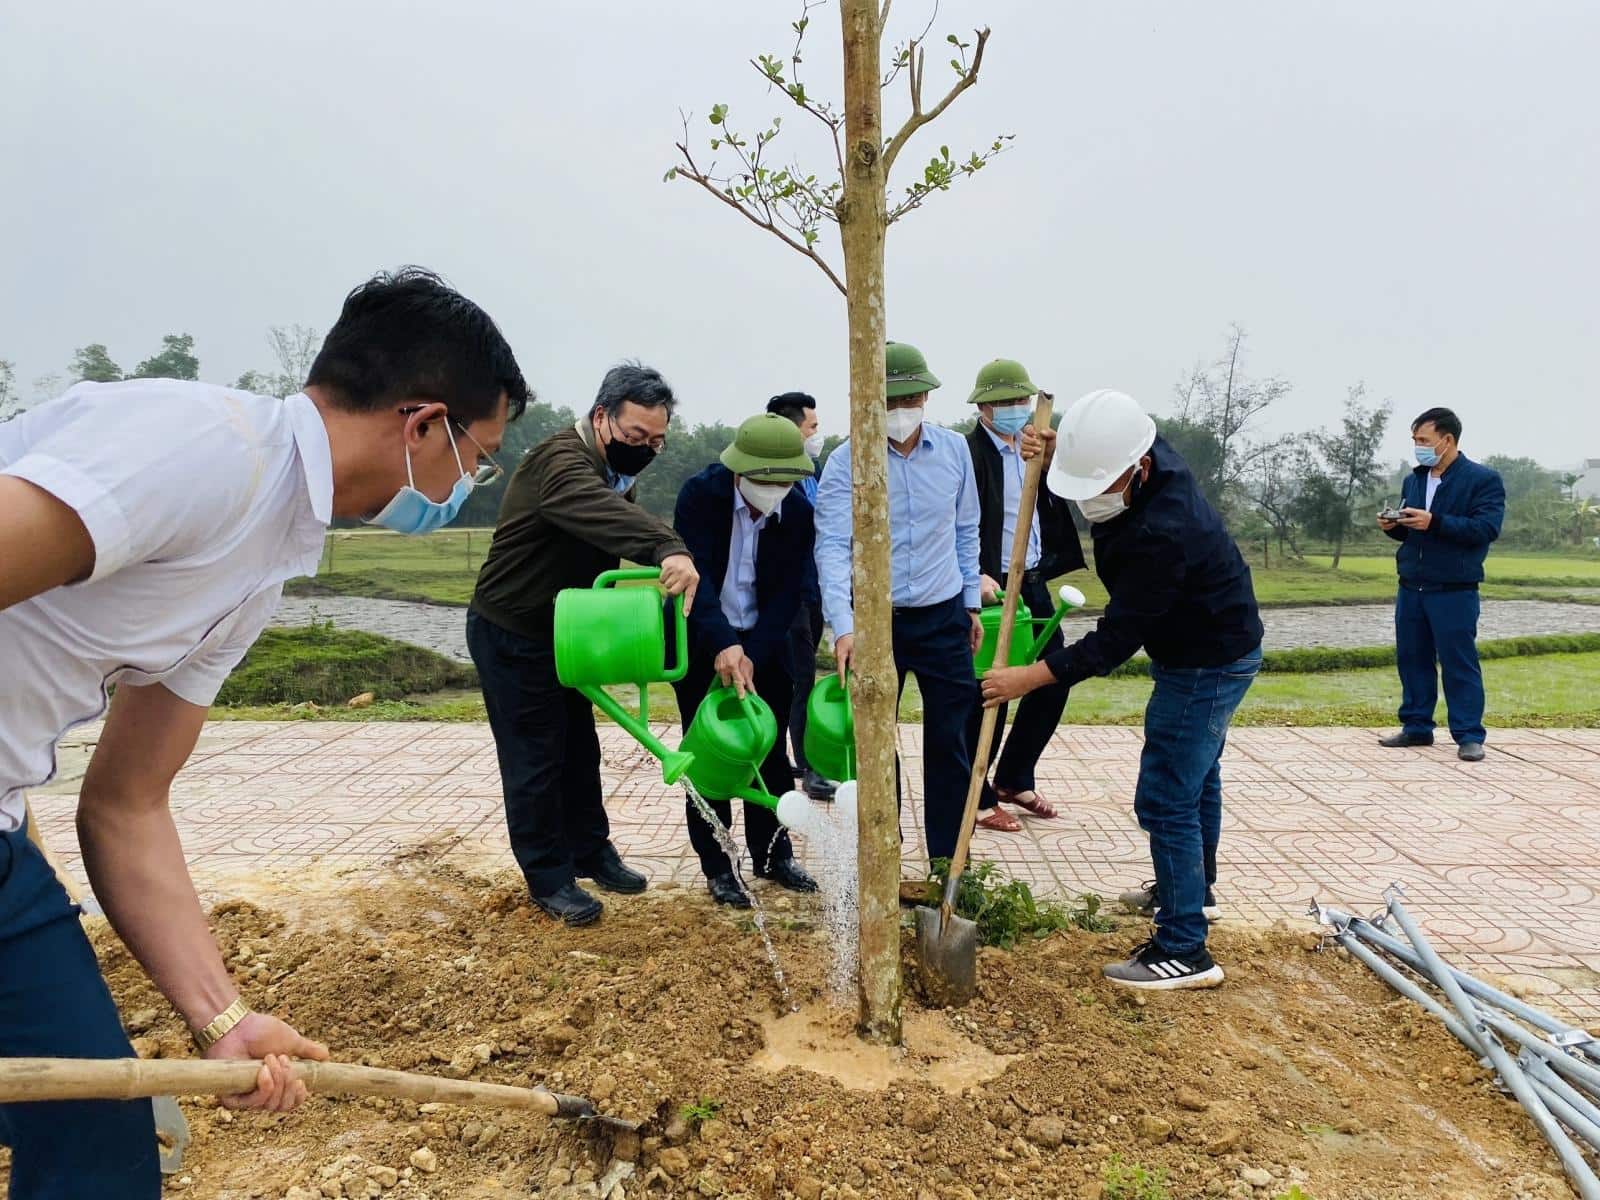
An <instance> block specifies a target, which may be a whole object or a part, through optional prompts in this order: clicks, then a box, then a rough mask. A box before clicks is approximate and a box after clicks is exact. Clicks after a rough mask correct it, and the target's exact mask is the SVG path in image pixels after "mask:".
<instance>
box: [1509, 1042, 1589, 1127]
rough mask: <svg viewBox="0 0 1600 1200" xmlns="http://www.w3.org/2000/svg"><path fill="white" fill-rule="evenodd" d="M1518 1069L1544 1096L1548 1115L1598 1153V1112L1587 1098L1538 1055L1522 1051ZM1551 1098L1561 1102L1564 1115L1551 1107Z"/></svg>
mask: <svg viewBox="0 0 1600 1200" xmlns="http://www.w3.org/2000/svg"><path fill="white" fill-rule="evenodd" d="M1517 1065H1518V1066H1519V1067H1521V1068H1522V1070H1523V1072H1524V1073H1525V1074H1526V1075H1527V1076H1528V1078H1529V1079H1531V1080H1533V1083H1534V1086H1535V1087H1537V1088H1539V1089H1540V1091H1541V1092H1544V1093H1545V1098H1544V1099H1545V1103H1546V1104H1549V1105H1550V1111H1551V1112H1553V1113H1555V1114H1556V1116H1558V1117H1560V1118H1561V1121H1562V1123H1563V1124H1564V1125H1566V1127H1567V1128H1568V1129H1570V1130H1572V1132H1573V1133H1575V1134H1577V1135H1578V1136H1579V1137H1581V1138H1582V1139H1583V1140H1584V1141H1586V1142H1588V1143H1589V1145H1590V1146H1591V1147H1593V1148H1594V1149H1595V1150H1600V1109H1597V1108H1595V1106H1594V1104H1593V1102H1592V1101H1590V1099H1589V1098H1588V1097H1587V1096H1585V1095H1584V1094H1583V1093H1582V1092H1580V1091H1579V1090H1578V1089H1577V1088H1575V1087H1573V1086H1572V1085H1571V1084H1570V1083H1568V1082H1567V1081H1566V1080H1565V1079H1563V1078H1561V1076H1559V1075H1557V1074H1556V1073H1555V1072H1554V1071H1552V1070H1551V1069H1550V1064H1549V1063H1547V1062H1545V1061H1544V1059H1542V1058H1539V1057H1538V1056H1537V1055H1534V1054H1530V1053H1528V1052H1527V1051H1526V1050H1524V1051H1523V1052H1522V1053H1521V1054H1520V1055H1518V1056H1517ZM1552 1097H1553V1098H1554V1099H1556V1100H1560V1101H1561V1103H1562V1105H1563V1107H1564V1108H1565V1110H1566V1111H1562V1110H1561V1109H1558V1108H1557V1107H1556V1106H1555V1104H1554V1103H1552Z"/></svg>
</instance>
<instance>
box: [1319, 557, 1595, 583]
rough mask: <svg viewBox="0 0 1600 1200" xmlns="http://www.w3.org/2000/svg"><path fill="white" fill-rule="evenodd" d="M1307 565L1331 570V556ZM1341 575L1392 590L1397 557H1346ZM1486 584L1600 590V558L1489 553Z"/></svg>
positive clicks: (1340, 564) (1340, 565)
mask: <svg viewBox="0 0 1600 1200" xmlns="http://www.w3.org/2000/svg"><path fill="white" fill-rule="evenodd" d="M1306 562H1307V563H1309V564H1312V565H1313V566H1316V567H1319V568H1327V567H1328V566H1329V565H1330V564H1331V563H1332V562H1333V560H1332V558H1330V557H1329V556H1328V555H1307V556H1306ZM1338 573H1339V574H1340V575H1349V576H1358V577H1360V578H1363V579H1381V580H1384V581H1385V582H1387V583H1389V584H1390V585H1391V587H1392V585H1393V582H1394V556H1393V555H1392V554H1381V555H1379V554H1362V555H1354V556H1352V555H1348V554H1347V555H1345V556H1344V557H1343V558H1342V559H1340V560H1339V571H1338ZM1484 576H1485V581H1486V582H1487V583H1489V584H1501V585H1510V586H1513V587H1536V588H1537V587H1546V588H1563V587H1595V588H1600V555H1596V554H1589V555H1585V556H1581V557H1580V556H1579V555H1576V554H1574V555H1570V556H1569V555H1564V554H1516V553H1505V554H1502V553H1499V552H1498V551H1495V550H1490V551H1489V557H1488V559H1487V561H1485V563H1484Z"/></svg>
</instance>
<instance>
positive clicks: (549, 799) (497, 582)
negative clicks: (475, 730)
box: [467, 363, 699, 925]
mask: <svg viewBox="0 0 1600 1200" xmlns="http://www.w3.org/2000/svg"><path fill="white" fill-rule="evenodd" d="M674 403H675V400H674V398H673V395H672V389H671V388H670V387H668V386H667V383H666V381H665V380H664V379H662V378H661V375H660V373H659V372H657V371H654V370H651V369H650V368H648V367H643V366H640V365H638V364H637V363H624V364H622V365H621V366H618V367H613V368H612V369H611V370H610V371H608V372H607V373H606V377H605V379H604V380H603V381H602V382H601V384H600V392H599V395H598V396H597V397H596V399H595V402H594V404H593V406H592V407H591V408H590V409H589V412H588V414H587V415H586V416H585V417H584V418H583V419H582V420H580V421H579V422H578V423H577V425H576V426H575V427H574V428H572V429H565V430H562V431H561V432H560V433H555V434H552V435H550V436H549V437H547V438H546V439H545V440H544V441H542V442H540V443H539V444H538V445H537V446H535V447H534V448H533V449H532V450H530V451H529V452H528V455H527V457H526V458H524V459H523V460H522V465H521V466H519V467H518V468H517V470H516V472H515V473H514V474H513V475H512V477H511V482H510V484H509V485H508V486H507V488H506V495H505V499H504V500H503V501H502V502H501V505H500V520H499V523H498V524H497V525H496V527H495V531H494V541H493V543H492V544H491V545H490V547H489V557H488V558H487V559H486V560H485V561H484V564H483V569H482V570H481V571H480V572H479V573H478V586H477V589H476V591H475V592H474V593H473V597H472V607H471V609H470V610H469V611H468V613H467V648H468V650H469V651H470V652H471V654H472V661H473V663H474V664H476V666H477V668H478V678H479V681H480V683H481V685H482V687H483V702H484V707H485V708H486V709H487V710H488V715H489V727H490V729H492V730H493V731H494V742H495V750H496V752H497V753H498V755H499V758H500V780H501V785H502V787H503V789H504V791H505V804H506V828H507V830H508V831H509V833H510V835H511V851H512V853H513V854H514V855H515V856H516V859H517V865H518V866H519V867H521V868H522V874H523V876H524V877H525V878H526V879H527V881H528V891H529V892H530V893H531V894H532V896H533V900H534V903H536V904H537V905H538V906H539V907H540V908H541V909H543V910H544V911H545V912H547V913H548V914H550V915H551V916H552V917H556V918H559V919H561V920H563V921H565V922H566V923H567V924H569V925H587V924H589V923H590V922H591V921H594V920H596V919H598V918H599V916H600V914H601V912H602V911H603V906H602V905H601V903H600V901H598V900H596V899H595V898H594V897H593V896H591V895H590V894H589V893H588V892H586V891H584V890H583V889H582V888H580V887H579V886H578V884H577V880H578V879H579V878H585V879H593V880H594V881H595V883H597V884H598V885H599V886H600V887H602V888H604V889H605V890H607V891H613V892H642V891H644V888H645V878H644V876H643V875H640V874H639V873H638V872H636V871H632V870H629V869H628V867H627V866H625V865H624V864H623V862H622V859H621V857H620V856H619V855H618V854H617V850H616V847H614V846H613V845H612V844H611V825H610V822H609V821H608V820H607V819H606V810H605V802H604V798H603V796H602V795H601V789H600V742H599V738H598V737H597V735H596V733H595V726H594V709H593V708H592V707H591V706H590V704H589V701H588V700H587V699H586V698H585V697H584V696H583V695H582V694H581V693H580V692H577V691H575V690H573V689H571V688H566V687H563V686H561V683H560V681H559V680H558V678H557V676H556V657H555V641H554V625H555V599H556V593H557V592H559V591H561V589H563V588H577V587H585V588H586V587H589V586H590V585H591V584H593V583H594V580H595V576H597V575H599V574H601V573H602V572H604V571H609V570H614V569H615V568H616V567H617V566H618V565H619V561H618V560H619V559H624V558H625V559H628V560H629V561H631V562H638V563H648V564H650V565H659V566H660V568H661V582H662V586H663V587H665V588H666V590H667V592H668V593H669V594H671V595H677V594H679V593H682V594H683V606H684V608H685V610H688V609H690V608H691V607H692V602H693V600H694V591H695V586H696V584H697V583H698V582H699V575H698V574H697V573H696V572H695V569H694V560H693V559H692V558H691V557H690V556H689V553H688V550H687V548H686V547H685V546H684V544H683V541H682V539H680V538H679V537H678V535H677V533H676V532H675V531H674V530H673V528H672V526H670V525H668V524H667V523H666V522H665V521H662V520H659V519H658V518H656V517H654V516H652V515H651V514H650V513H648V512H646V511H645V510H643V509H641V508H639V507H638V505H636V504H635V503H634V481H635V480H636V479H637V478H638V476H639V473H640V472H641V471H643V470H644V469H645V468H646V467H648V466H649V465H650V462H651V460H652V459H654V458H655V456H656V454H657V452H659V451H660V449H661V447H662V446H664V445H666V435H667V425H668V423H669V422H670V420H671V418H672V408H673V405H674Z"/></svg>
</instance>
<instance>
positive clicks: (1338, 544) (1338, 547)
mask: <svg viewBox="0 0 1600 1200" xmlns="http://www.w3.org/2000/svg"><path fill="white" fill-rule="evenodd" d="M1343 553H1344V530H1342V529H1341V530H1340V531H1339V538H1338V540H1337V541H1335V542H1334V543H1333V567H1332V569H1333V570H1335V571H1337V570H1338V569H1339V556H1340V555H1342V554H1343Z"/></svg>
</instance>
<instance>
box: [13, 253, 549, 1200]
mask: <svg viewBox="0 0 1600 1200" xmlns="http://www.w3.org/2000/svg"><path fill="white" fill-rule="evenodd" d="M527 398H528V390H527V384H526V383H525V382H524V381H523V378H522V375H521V372H520V371H519V370H518V368H517V364H516V359H515V357H514V356H513V355H512V353H511V349H510V347H509V346H508V345H507V344H506V342H505V340H504V339H503V338H502V337H501V335H500V333H499V330H497V329H496V328H495V326H494V323H493V322H492V321H491V320H490V319H489V317H488V315H487V314H485V313H484V312H483V311H482V310H481V309H479V308H478V307H477V306H476V305H474V304H472V303H471V302H470V301H468V300H467V299H465V298H464V297H462V296H461V295H459V294H458V293H456V292H455V291H453V290H451V289H450V288H449V287H447V286H446V285H445V284H444V283H443V282H442V281H441V280H439V278H438V277H437V276H434V275H432V274H430V273H428V272H425V271H421V270H418V269H416V268H407V269H405V270H403V271H401V272H399V273H397V274H394V275H379V276H377V277H375V278H374V279H372V280H370V281H369V282H367V283H366V284H364V285H362V286H361V287H359V288H357V289H356V290H355V291H353V292H352V293H351V294H350V295H349V297H347V298H346V300H345V304H344V309H343V311H342V312H341V314H340V316H339V320H338V322H337V324H335V325H334V327H333V329H332V330H331V331H330V332H329V334H328V337H327V340H326V342H325V343H324V345H323V348H322V351H321V353H320V354H319V355H318V357H317V359H316V361H315V363H314V364H313V365H312V368H311V375H310V378H309V380H308V381H307V383H306V389H305V391H304V392H303V393H301V394H299V395H296V396H291V397H289V398H288V399H287V400H277V399H271V398H267V397H262V396H252V395H248V394H246V393H242V392H238V391H232V390H229V389H225V388H220V387H213V386H211V385H209V384H202V383H189V382H178V381H174V380H164V379H144V380H132V381H128V382H124V383H114V384H88V383H85V384H79V385H78V386H76V387H74V388H72V389H71V390H70V391H68V392H67V394H66V395H64V396H62V397H61V398H60V399H58V400H55V401H52V402H50V403H48V404H45V405H42V406H40V407H38V408H35V409H31V410H29V411H27V412H25V413H24V414H22V415H21V416H20V417H18V418H16V419H15V420H13V421H10V422H8V423H6V424H4V425H0V680H3V681H4V684H3V686H0V1055H3V1056H49V1057H57V1056H59V1057H83V1058H118V1057H127V1056H131V1055H132V1053H133V1051H132V1048H131V1046H130V1045H129V1043H128V1040H127V1037H126V1035H125V1034H124V1033H123V1031H122V1025H121V1021H120V1020H119V1018H118V1016H117V1010H116V1007H115V1005H114V1003H113V1001H112V999H111V995H110V992H109V991H108V989H107V988H106V984H105V981H104V980H103V979H102V978H101V977H100V975H99V972H98V969H97V966H96V963H95V959H94V954H93V951H92V950H91V949H90V946H89V943H88V939H87V938H86V937H85V936H84V933H83V930H82V928H81V927H80V925H79V922H78V920H77V914H78V910H77V908H76V907H75V906H74V905H73V904H72V902H71V901H70V899H69V898H68V895H67V893H66V891H65V890H64V889H63V887H62V886H61V884H60V883H59V882H58V881H57V880H56V878H55V876H54V874H53V872H52V871H51V869H50V867H49V866H48V865H47V863H46V862H45V860H44V858H43V856H42V854H41V853H40V851H39V849H38V847H36V846H35V845H34V844H33V843H32V842H31V841H30V840H29V839H28V837H27V834H26V830H25V813H26V809H25V802H24V793H25V791H26V789H28V788H30V787H37V786H39V785H41V784H43V783H45V782H47V781H48V780H49V779H50V778H51V777H52V776H53V775H54V772H55V747H56V744H57V742H58V741H59V740H60V738H61V736H62V735H63V734H64V733H66V732H67V730H69V729H70V728H72V727H73V726H75V725H78V724H81V723H83V722H86V721H92V720H95V719H96V718H98V717H100V716H101V715H102V714H105V726H104V729H103V731H102V732H101V735H100V739H99V743H98V746H97V748H96V750H95V753H94V757H93V758H92V760H91V761H90V764H89V768H88V771H87V773H86V774H85V776H84V780H83V786H82V790H81V795H80V797H79V802H78V837H79V843H80V845H81V848H82V851H83V862H84V868H85V870H86V871H87V873H88V876H89V881H90V883H91V884H92V886H93V888H94V892H95V897H96V899H97V900H98V901H99V903H100V905H101V907H102V908H104V910H105V912H106V916H107V917H108V918H109V919H110V921H111V924H112V926H113V927H114V928H115V929H116V931H117V933H118V934H119V935H120V936H121V938H122V940H123V941H124V943H125V944H126V945H127V947H128V949H129V950H130V951H131V952H132V953H133V955H134V957H135V958H137V959H138V960H139V962H140V963H141V964H142V965H143V966H144V968H145V969H146V970H147V971H148V972H149V973H150V977H151V978H152V980H154V982H155V983H156V985H157V987H159V988H160V989H161V991H162V992H163V994H164V995H165V996H166V997H167V999H168V1000H170V1001H171V1003H172V1005H173V1007H174V1008H175V1009H177V1011H178V1012H179V1013H180V1014H181V1015H182V1017H183V1018H184V1020H185V1021H186V1022H187V1023H188V1025H189V1027H190V1029H191V1030H193V1031H194V1034H195V1040H196V1044H197V1046H198V1047H199V1049H200V1050H201V1051H202V1052H203V1053H204V1054H205V1056H206V1057H208V1058H264V1059H266V1065H265V1066H263V1068H262V1070H261V1072H260V1074H259V1076H258V1077H257V1088H256V1090H255V1091H254V1092H251V1093H250V1094H248V1095H245V1096H238V1097H233V1098H231V1099H230V1100H228V1101H226V1103H228V1104H229V1105H230V1106H231V1107H236V1108H262V1109H268V1110H272V1111H278V1112H283V1111H287V1110H289V1109H291V1108H293V1107H294V1106H295V1105H296V1104H298V1103H299V1102H300V1101H301V1100H302V1099H303V1098H304V1096H305V1087H304V1085H303V1084H301V1083H299V1082H297V1081H295V1080H294V1079H293V1077H292V1074H291V1068H290V1063H289V1057H299V1058H318V1059H321V1058H326V1057H327V1054H328V1052H327V1049H326V1048H325V1047H323V1046H321V1045H319V1044H318V1043H316V1042H313V1041H311V1040H309V1039H307V1038H305V1037H302V1036H301V1035H300V1034H299V1033H297V1032H296V1031H295V1030H293V1029H291V1028H290V1027H289V1026H288V1025H285V1024H284V1023H283V1022H282V1021H279V1020H278V1019H277V1018H275V1017H271V1016H268V1015H266V1014H264V1013H255V1012H251V1011H250V1010H249V1008H248V1007H247V1005H246V1004H245V1002H244V1000H243V998H242V997H241V996H240V994H239V990H238V988H237V987H236V986H235V984H234V982H233V980H232V978H231V977H230V976H229V974H228V969H227V967H226V966H224V965H223V961H222V957H221V955H220V954H219V953H218V950H217V947H216V943H215V941H214V940H213V938H212V936H211V932H210V930H209V929H208V928H207V925H206V918H205V914H204V912H203V911H202V910H201V908H200V904H199V901H198V900H197V898H196V895H195V891H194V885H193V883H192V882H191V881H190V878H189V873H188V868H187V865H186V863H185V862H184V857H183V849H182V847H181V846H180V845H179V842H178V835H177V830H176V828H175V826H174V824H173V820H172V815H171V813H170V811H169V810H168V807H167V798H168V791H169V787H170V785H171V783H172V780H173V777H174V776H175V775H176V774H177V773H178V771H179V769H180V768H181V767H182V766H183V764H184V762H185V761H186V760H187V759H188V757H189V754H190V752H191V751H192V750H193V749H194V746H195V741H196V739H197V738H198V736H199V733H200V729H201V727H202V725H203V723H204V721H205V718H206V712H207V707H208V706H209V705H210V703H211V701H212V700H213V699H214V698H215V696H216V693H217V690H218V688H220V686H221V685H222V682H223V680H224V679H226V678H227V676H228V674H229V672H230V671H231V670H232V669H233V667H234V666H235V665H237V663H238V662H239V660H240V659H241V658H242V657H243V656H244V653H245V651H246V650H247V649H248V648H249V646H250V644H251V643H252V642H253V641H254V640H255V638H256V636H257V634H259V633H260V631H261V629H262V628H263V627H264V626H265V625H266V623H267V620H268V619H269V617H270V616H271V614H272V612H273V610H274V608H275V607H276V605H277V602H278V598H279V596H280V595H281V592H282V587H283V583H284V581H285V580H286V579H290V578H292V577H294V576H297V575H309V574H313V573H315V571H316V565H317V559H318V557H319V555H320V553H321V547H322V540H323V533H324V530H325V529H326V527H327V525H328V522H329V521H330V520H331V519H332V518H333V517H336V516H337V517H362V518H366V519H369V520H371V521H373V522H374V523H378V524H382V525H384V526H386V527H388V528H391V529H396V530H401V531H404V532H425V531H427V530H429V529H436V528H438V527H439V526H440V525H443V524H444V523H446V522H447V521H448V520H449V519H450V518H451V517H453V516H454V515H455V512H456V510H458V509H459V508H460V506H461V503H462V502H463V501H464V500H465V498H466V496H467V494H468V492H470V490H471V488H472V487H473V486H474V484H475V483H478V482H484V481H486V480H487V479H489V478H492V477H493V475H494V474H495V473H497V472H498V469H499V468H498V467H497V466H495V465H494V464H493V461H492V459H490V458H489V454H490V453H491V452H492V451H493V450H495V449H497V448H498V447H499V445H500V440H501V437H502V435H503V433H504V430H505V423H506V420H507V418H508V416H515V415H517V414H519V413H520V412H521V410H522V408H523V407H524V405H525V404H526V403H527ZM112 686H114V687H115V696H114V698H112V699H111V700H110V702H109V706H108V702H107V695H108V688H110V687H112ZM0 1142H4V1143H6V1144H9V1145H10V1146H11V1149H12V1166H11V1196H12V1200H42V1198H46V1197H48V1198H51V1200H54V1198H56V1197H83V1196H106V1197H111V1196H115V1197H118V1198H119V1200H120V1198H122V1197H130V1198H147V1197H154V1196H157V1195H158V1194H159V1193H160V1178H159V1175H158V1168H157V1146H156V1140H155V1130H154V1124H153V1119H152V1116H151V1109H150V1104H149V1102H148V1101H128V1102H84V1103H53V1104H13V1105H0Z"/></svg>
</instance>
